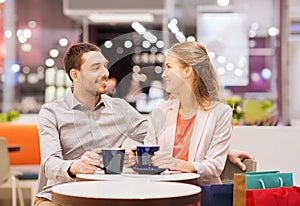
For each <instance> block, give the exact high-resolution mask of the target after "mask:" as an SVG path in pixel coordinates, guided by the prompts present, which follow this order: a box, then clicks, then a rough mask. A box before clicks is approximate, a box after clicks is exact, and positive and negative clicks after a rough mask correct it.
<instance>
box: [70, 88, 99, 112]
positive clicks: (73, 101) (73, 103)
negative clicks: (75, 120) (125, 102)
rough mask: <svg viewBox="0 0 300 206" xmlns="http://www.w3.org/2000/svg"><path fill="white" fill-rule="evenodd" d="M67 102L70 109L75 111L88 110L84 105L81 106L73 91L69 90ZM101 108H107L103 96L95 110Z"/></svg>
mask: <svg viewBox="0 0 300 206" xmlns="http://www.w3.org/2000/svg"><path fill="white" fill-rule="evenodd" d="M65 101H66V103H67V104H68V105H69V107H70V108H71V109H72V110H73V109H76V108H83V107H84V108H86V106H84V105H83V104H81V103H80V102H79V101H78V100H77V99H76V97H75V96H74V95H73V92H72V90H71V89H69V91H68V92H67V94H66V96H65ZM101 106H105V102H104V101H103V98H102V95H101V99H100V101H99V102H98V104H97V105H96V106H95V108H94V110H97V109H99V108H100V107H101Z"/></svg>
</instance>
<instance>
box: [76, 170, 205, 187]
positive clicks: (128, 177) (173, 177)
mask: <svg viewBox="0 0 300 206" xmlns="http://www.w3.org/2000/svg"><path fill="white" fill-rule="evenodd" d="M199 178H200V175H199V174H195V173H174V174H173V173H168V172H165V173H162V174H158V175H140V174H127V173H124V174H120V175H109V174H104V173H95V174H77V175H76V181H139V180H141V181H160V182H180V183H188V184H193V185H196V186H199Z"/></svg>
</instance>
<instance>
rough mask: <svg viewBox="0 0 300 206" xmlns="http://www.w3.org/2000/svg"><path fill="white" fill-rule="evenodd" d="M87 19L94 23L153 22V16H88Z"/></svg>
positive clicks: (104, 14)
mask: <svg viewBox="0 0 300 206" xmlns="http://www.w3.org/2000/svg"><path fill="white" fill-rule="evenodd" d="M88 19H89V20H90V21H92V22H94V23H105V22H133V21H140V22H153V21H154V16H153V15H152V14H147V13H145V14H134V13H133V14H107V13H103V14H89V15H88Z"/></svg>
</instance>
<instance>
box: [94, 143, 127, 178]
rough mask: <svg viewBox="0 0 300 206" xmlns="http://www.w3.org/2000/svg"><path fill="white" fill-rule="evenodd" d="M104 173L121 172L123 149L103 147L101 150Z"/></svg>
mask: <svg viewBox="0 0 300 206" xmlns="http://www.w3.org/2000/svg"><path fill="white" fill-rule="evenodd" d="M101 154H102V159H103V167H100V168H101V169H103V170H104V173H105V174H121V173H122V172H123V165H124V155H125V149H122V148H104V149H102V150H101Z"/></svg>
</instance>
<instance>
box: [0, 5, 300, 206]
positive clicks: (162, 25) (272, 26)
mask: <svg viewBox="0 0 300 206" xmlns="http://www.w3.org/2000/svg"><path fill="white" fill-rule="evenodd" d="M0 26H1V27H0V137H4V138H5V139H6V142H7V146H8V148H11V151H9V152H8V157H9V166H10V168H11V170H14V171H17V172H19V173H20V174H23V173H24V174H28V175H27V176H31V177H29V178H28V177H27V178H26V177H25V178H24V179H22V178H21V179H18V178H15V179H16V180H14V181H12V180H9V181H8V182H6V183H3V182H1V181H0V205H3V206H6V205H7V206H8V205H12V202H14V201H15V203H14V204H15V205H13V206H16V205H22V203H21V201H20V202H19V198H20V190H19V188H21V196H22V198H23V199H24V203H25V205H31V204H32V199H33V197H34V196H35V193H36V192H37V191H39V178H40V177H39V172H40V148H39V147H40V146H39V137H38V134H37V128H36V126H37V121H38V113H39V111H40V108H41V106H42V105H43V104H45V103H49V102H52V101H54V100H56V99H60V98H63V97H64V96H65V94H66V92H67V91H68V90H69V89H70V87H71V86H72V82H71V81H70V80H69V79H68V76H67V75H66V74H65V72H64V66H63V57H64V53H65V52H66V51H67V49H68V47H69V46H71V45H72V44H75V43H77V42H90V43H94V44H96V45H98V46H99V47H100V48H101V50H102V53H103V55H104V56H105V57H106V58H107V59H108V60H109V65H108V69H109V73H110V75H109V80H108V94H109V95H111V96H113V97H118V98H123V99H125V100H126V101H127V102H129V103H130V104H131V105H132V106H133V107H134V108H135V109H136V110H137V111H138V112H140V113H141V114H143V115H144V116H145V117H146V118H147V117H148V116H149V114H150V113H151V111H152V109H153V108H154V107H155V106H156V105H157V103H158V102H160V101H163V100H164V99H166V98H167V96H168V94H167V92H166V91H165V90H164V86H165V85H164V84H165V83H164V81H163V79H162V76H161V75H162V72H163V71H164V51H165V50H166V49H168V48H169V47H170V46H171V45H173V44H174V43H177V42H185V41H197V42H200V43H202V44H203V45H205V47H206V48H207V50H208V53H209V57H210V59H211V61H212V63H213V65H214V68H215V71H216V74H217V76H218V80H219V81H220V85H221V88H222V89H221V96H222V99H223V101H224V102H225V103H226V104H228V105H229V106H230V107H231V108H232V111H233V116H232V124H233V133H232V137H231V147H232V148H235V149H238V150H241V151H246V152H247V153H249V154H251V155H252V156H253V157H254V158H255V161H256V164H257V165H256V171H266V170H276V171H277V170H278V171H280V172H292V173H293V178H294V184H295V185H297V184H298V185H299V184H300V168H299V165H298V164H296V163H297V162H298V161H299V160H298V157H299V156H300V150H299V147H298V145H299V144H300V139H299V138H300V136H299V134H300V107H299V102H300V81H299V78H300V58H299V57H300V1H298V0H263V1H261V0H251V1H248V0H151V1H149V0H123V1H119V0H110V1H106V0H85V1H81V0H51V1H47V0H0ZM132 144H135V142H132V141H131V140H128V142H127V146H128V145H132ZM14 147H16V149H15V150H14ZM128 147H129V146H128ZM1 149H2V148H1ZM0 154H1V155H0V158H2V154H3V152H2V151H0ZM0 167H1V168H4V165H0ZM0 171H1V173H2V172H3V171H2V170H1V169H0ZM0 176H1V174H0ZM0 180H2V179H1V177H0ZM14 184H15V187H16V188H17V190H16V191H17V193H15V195H13V193H12V188H13V185H14ZM16 185H17V186H16ZM162 187H164V186H162ZM15 196H17V198H16V197H15ZM14 198H16V200H13V199H14ZM23 205H24V204H23ZM23 205H22V206H23Z"/></svg>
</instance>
